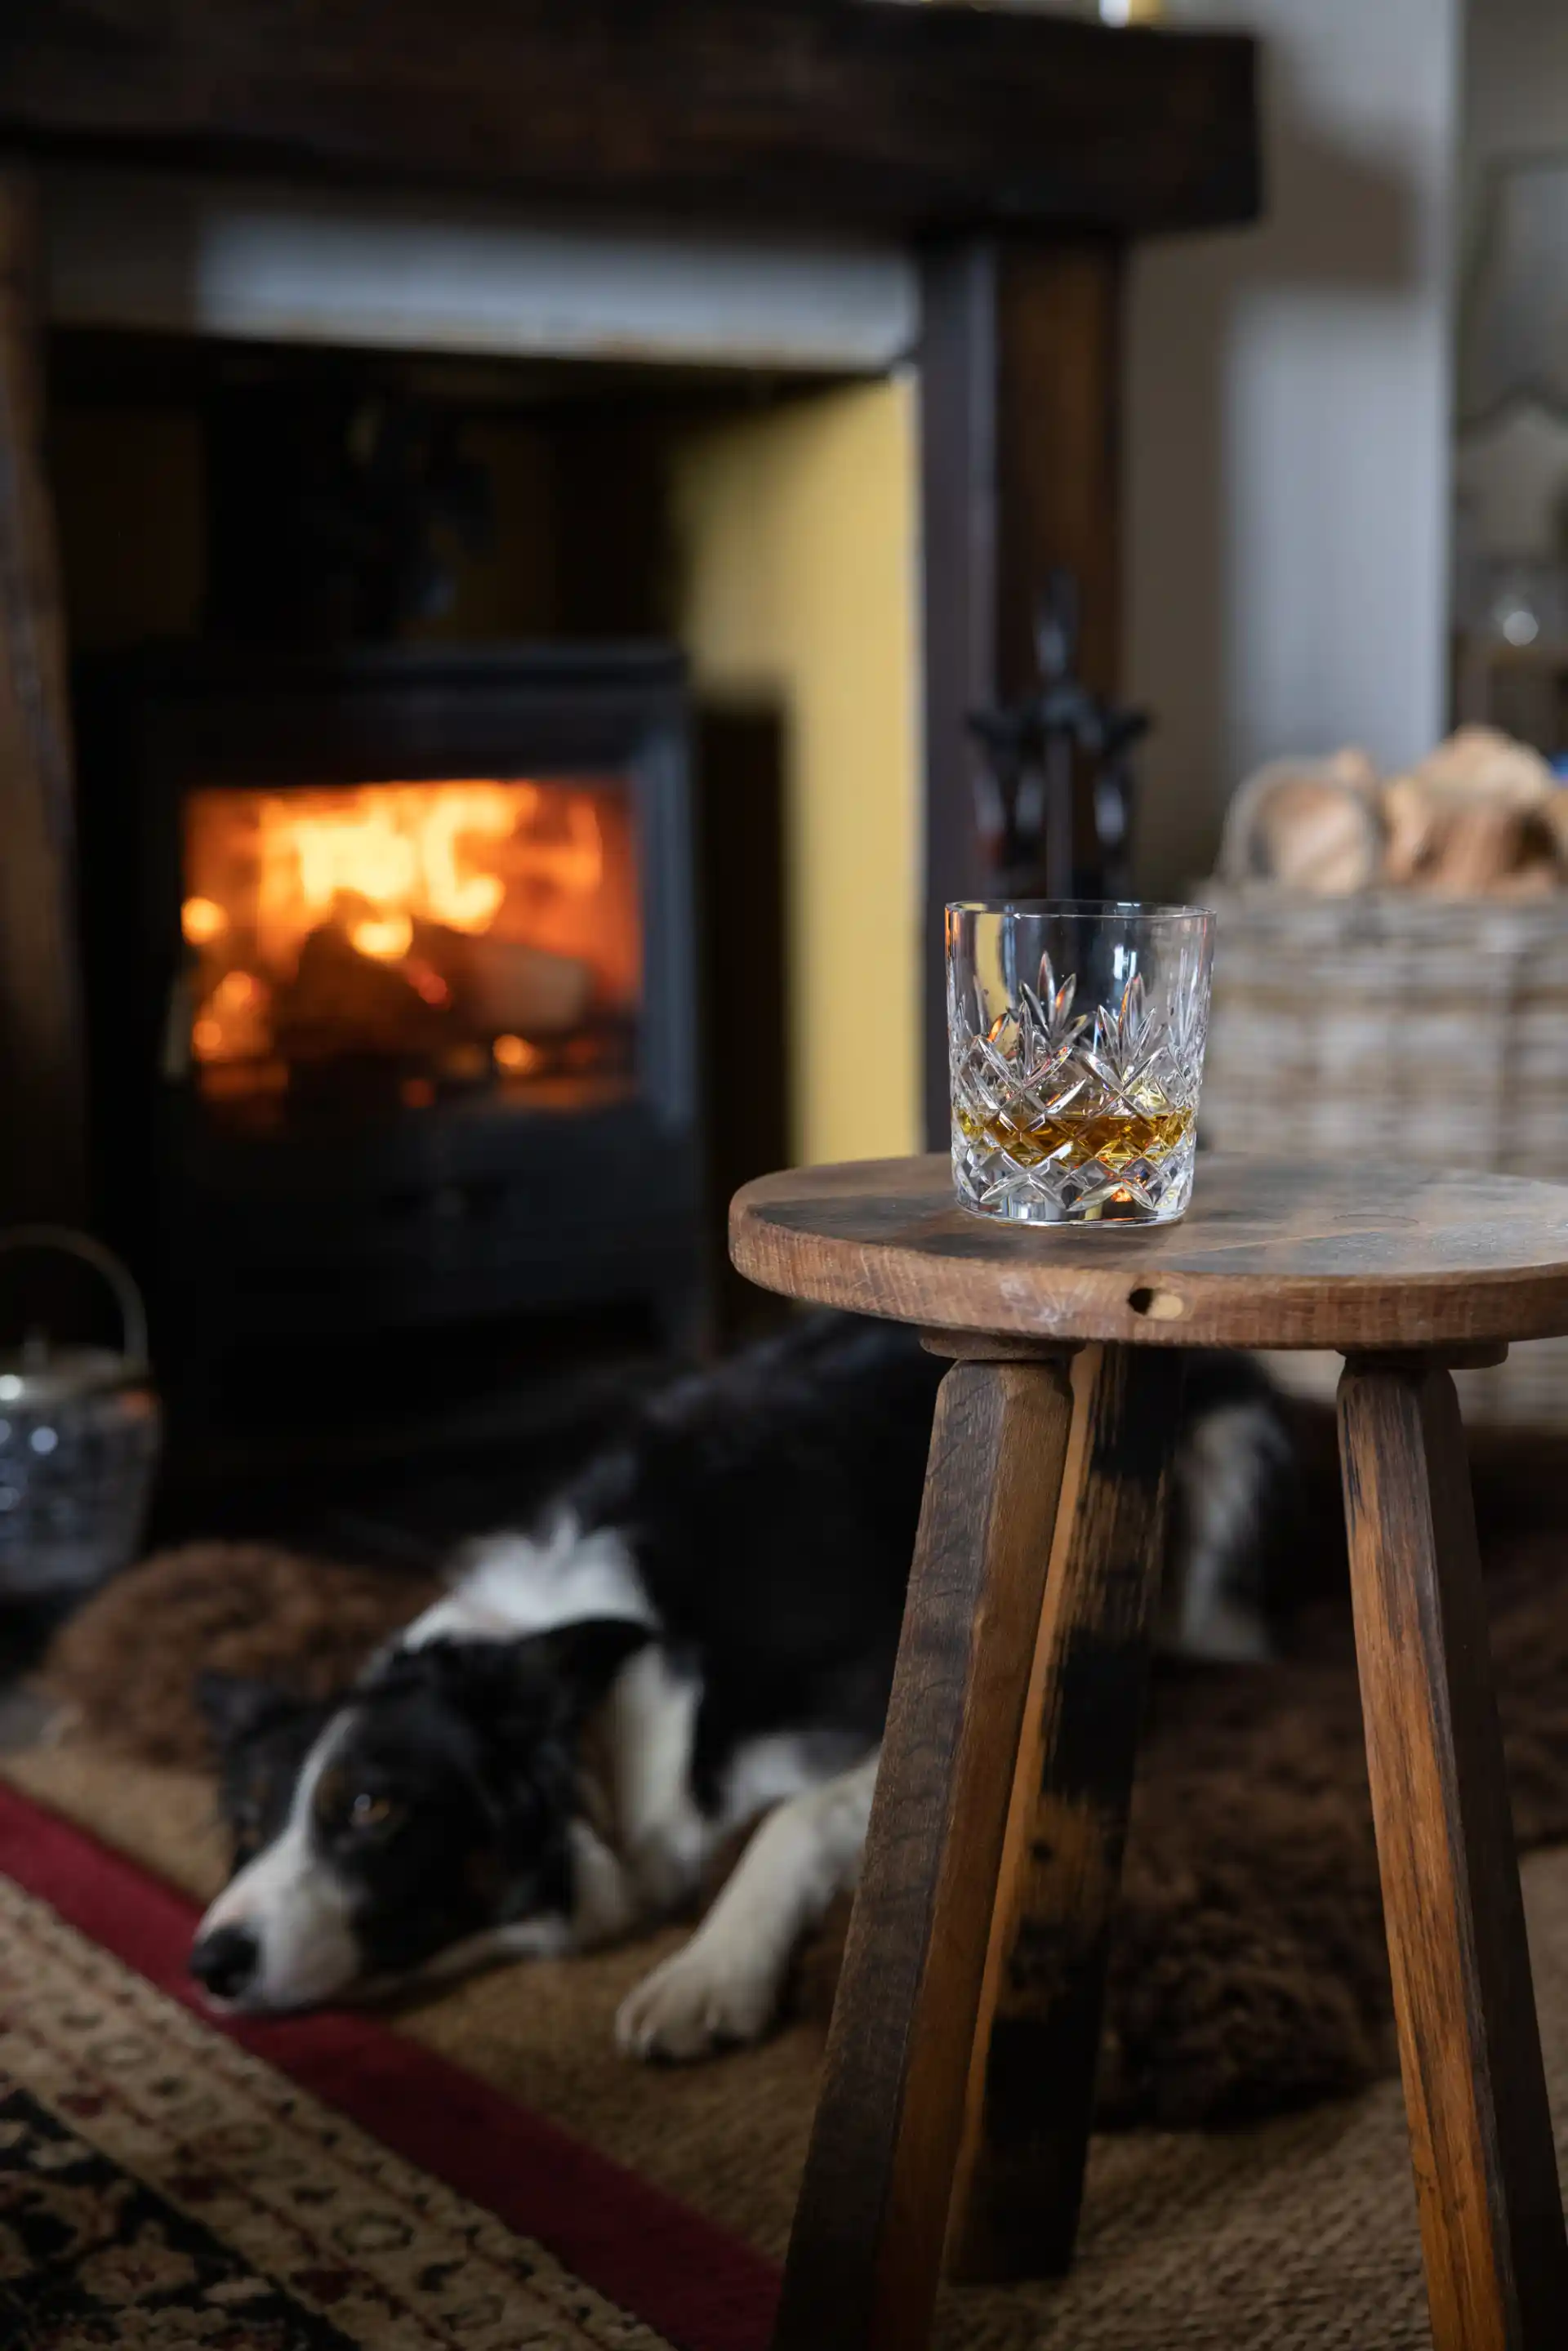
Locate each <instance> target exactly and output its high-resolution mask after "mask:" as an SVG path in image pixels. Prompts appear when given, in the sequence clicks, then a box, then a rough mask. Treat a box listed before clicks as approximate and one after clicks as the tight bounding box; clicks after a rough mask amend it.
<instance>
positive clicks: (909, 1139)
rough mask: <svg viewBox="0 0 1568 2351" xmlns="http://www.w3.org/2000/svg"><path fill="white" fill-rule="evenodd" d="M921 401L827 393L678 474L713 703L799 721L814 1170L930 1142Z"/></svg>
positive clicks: (802, 1137)
mask: <svg viewBox="0 0 1568 2351" xmlns="http://www.w3.org/2000/svg"><path fill="white" fill-rule="evenodd" d="M915 398H916V392H915V385H914V383H913V381H909V380H906V379H902V378H901V379H895V380H894V381H886V382H879V383H875V384H864V385H855V386H853V387H852V388H850V389H849V390H836V391H833V392H820V393H814V394H811V395H809V396H806V397H802V398H800V399H798V400H795V401H792V402H789V404H788V405H786V406H784V407H781V408H775V409H770V410H768V412H766V413H760V414H758V415H757V416H755V417H747V418H743V419H741V420H740V421H738V422H737V421H733V420H727V421H726V422H724V423H721V424H716V425H713V426H711V427H707V428H704V429H701V430H694V431H691V432H688V433H686V434H683V435H682V436H681V438H680V440H679V442H678V444H676V446H675V448H674V451H673V455H672V467H673V475H672V491H673V511H674V523H675V529H676V536H677V544H678V548H679V551H680V562H681V580H680V616H679V622H678V634H679V635H680V637H681V639H682V641H683V643H685V645H686V647H687V649H688V651H689V652H690V653H691V655H692V659H693V664H694V668H695V677H696V682H697V684H698V686H699V689H701V690H702V691H704V692H705V693H706V694H708V695H711V696H714V697H723V696H733V697H735V698H737V699H755V698H757V697H758V696H766V697H767V698H768V700H769V701H770V702H773V703H775V704H776V705H778V706H779V707H780V708H781V709H782V711H783V714H784V718H785V726H786V736H787V743H788V750H787V758H788V763H789V770H788V781H787V802H788V827H787V831H788V847H787V854H788V857H789V874H788V893H789V897H788V903H789V925H790V928H789V1052H790V1071H789V1078H790V1098H791V1101H792V1102H793V1104H794V1123H795V1133H794V1137H793V1145H794V1151H795V1155H796V1157H797V1158H798V1159H800V1160H823V1159H860V1158H870V1157H876V1156H879V1155H882V1154H884V1153H894V1152H905V1151H914V1150H917V1149H918V1148H919V1143H920V1129H921V1116H920V998H921V990H920V970H921V956H922V955H923V953H924V952H925V949H926V947H927V946H929V947H930V951H931V952H932V953H935V952H936V948H935V944H934V943H928V942H925V941H924V940H923V939H922V936H921V931H922V910H921V891H922V857H923V841H922V838H921V809H920V796H919V791H918V788H917V779H918V761H919V744H918V739H917V723H918V721H917V679H918V674H919V670H918V662H917V658H916V654H917V642H918V641H917V631H918V626H919V616H918V601H917V589H916V580H917V569H916V545H915V533H916V528H917V505H916V481H915V462H916V461H915ZM736 977H737V982H738V983H740V984H744V975H740V974H737V976H736Z"/></svg>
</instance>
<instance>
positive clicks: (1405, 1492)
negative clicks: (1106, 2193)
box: [1339, 1361, 1568, 2351]
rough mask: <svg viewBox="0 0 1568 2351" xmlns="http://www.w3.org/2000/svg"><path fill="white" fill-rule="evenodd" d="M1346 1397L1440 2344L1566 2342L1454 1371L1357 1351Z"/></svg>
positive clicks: (1404, 2032) (1343, 1424)
mask: <svg viewBox="0 0 1568 2351" xmlns="http://www.w3.org/2000/svg"><path fill="white" fill-rule="evenodd" d="M1339 1416H1340V1442H1341V1452H1342V1458H1343V1471H1344V1494H1345V1513H1346V1519H1347V1522H1348V1525H1349V1531H1350V1546H1351V1570H1352V1585H1353V1591H1354V1602H1355V1627H1356V1645H1357V1651H1358V1656H1359V1659H1360V1667H1361V1685H1362V1697H1363V1711H1364V1717H1365V1723H1366V1746H1367V1760H1368V1764H1369V1767H1370V1771H1371V1778H1372V1798H1373V1812H1374V1817H1375V1823H1376V1829H1377V1850H1378V1862H1379V1865H1380V1868H1381V1871H1382V1876H1383V1900H1384V1910H1385V1917H1386V1919H1387V1925H1388V1945H1389V1957H1390V1960H1391V1963H1392V1968H1393V1976H1394V2003H1395V2013H1396V2019H1397V2022H1398V2028H1399V2043H1400V2055H1401V2060H1402V2065H1403V2071H1404V2076H1405V2097H1406V2111H1407V2114H1408V2116H1409V2124H1410V2140H1411V2152H1412V2157H1413V2159H1414V2162H1415V2168H1416V2194H1417V2198H1418V2200H1419V2204H1420V2212H1421V2234H1422V2243H1423V2247H1424V2250H1425V2254H1426V2264H1427V2293H1428V2296H1429V2300H1430V2305H1431V2317H1432V2338H1433V2343H1434V2346H1435V2351H1562V2346H1563V2344H1564V2342H1568V2246H1565V2242H1564V2235H1563V2205H1562V2197H1561V2189H1560V2185H1559V2181H1558V2176H1557V2164H1556V2158H1555V2153H1554V2150H1553V2146H1552V2118H1551V2115H1550V2113H1549V2111H1548V2107H1547V2101H1546V2085H1545V2078H1544V2075H1543V2073H1542V2061H1541V2043H1540V2036H1539V2032H1538V2030H1537V2025H1536V2015H1535V2002H1534V1997H1533V1992H1532V1989H1531V1973H1530V1955H1529V1951H1528V1949H1527V1946H1526V1943H1525V1932H1524V1911H1523V1906H1522V1903H1521V1896H1520V1887H1519V1870H1518V1865H1517V1861H1516V1857H1515V1853H1514V1842H1513V1824H1512V1821H1511V1816H1510V1813H1509V1800H1508V1788H1507V1782H1506V1779H1505V1776H1504V1770H1503V1757H1502V1744H1501V1740H1500V1734H1499V1730H1498V1722H1497V1710H1496V1705H1495V1701H1494V1698H1493V1693H1492V1679H1491V1660H1490V1649H1489V1644H1488V1635H1487V1620H1486V1607H1485V1602H1484V1599H1483V1596H1482V1592H1481V1583H1480V1566H1479V1557H1478V1553H1477V1548H1476V1532H1475V1516H1474V1510H1473V1508H1472V1505H1471V1500H1470V1492H1469V1479H1468V1476H1467V1471H1466V1466H1465V1443H1464V1431H1463V1428H1462V1426H1461V1424H1460V1420H1459V1410H1458V1400H1457V1397H1456V1395H1455V1391H1454V1384H1453V1382H1452V1380H1451V1379H1450V1378H1449V1376H1448V1373H1447V1372H1446V1371H1442V1370H1438V1369H1436V1368H1433V1367H1431V1366H1427V1367H1425V1368H1421V1367H1416V1366H1413V1365H1395V1366H1392V1367H1390V1366H1387V1365H1385V1364H1374V1363H1369V1362H1366V1361H1362V1362H1360V1363H1357V1362H1354V1361H1353V1362H1352V1363H1350V1364H1347V1366H1346V1369H1345V1372H1344V1374H1343V1378H1342V1380H1341V1383H1340V1397H1339Z"/></svg>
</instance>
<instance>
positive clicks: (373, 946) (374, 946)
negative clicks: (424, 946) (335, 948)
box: [349, 914, 413, 963]
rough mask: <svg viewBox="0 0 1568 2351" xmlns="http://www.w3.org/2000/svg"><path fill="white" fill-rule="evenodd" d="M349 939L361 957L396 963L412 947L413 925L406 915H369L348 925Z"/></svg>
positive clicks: (379, 961)
mask: <svg viewBox="0 0 1568 2351" xmlns="http://www.w3.org/2000/svg"><path fill="white" fill-rule="evenodd" d="M349 939H350V945H351V946H356V947H358V949H359V951H360V953H361V955H362V956H375V958H376V960H377V962H378V963H396V962H397V960H398V958H399V956H405V955H407V953H408V951H409V949H410V947H411V946H413V923H412V922H411V921H410V919H409V917H408V915H406V914H371V915H370V916H368V917H367V918H366V920H365V921H364V922H362V923H355V924H353V925H350V931H349Z"/></svg>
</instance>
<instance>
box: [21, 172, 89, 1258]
mask: <svg viewBox="0 0 1568 2351" xmlns="http://www.w3.org/2000/svg"><path fill="white" fill-rule="evenodd" d="M43 343H44V318H43V308H42V288H41V282H40V255H39V243H38V215H37V192H36V190H35V187H34V184H33V178H32V174H31V173H30V172H27V171H26V170H25V169H23V168H20V167H18V166H15V165H13V166H11V167H9V168H7V167H6V166H5V165H4V164H3V163H0V1096H3V1098H4V1103H5V1111H4V1119H5V1134H4V1142H3V1144H0V1220H5V1219H7V1218H11V1219H16V1218H23V1219H25V1218H28V1217H44V1218H47V1219H53V1220H63V1221H66V1222H74V1221H76V1220H78V1218H79V1217H81V1215H82V1214H83V1212H84V1209H85V1206H86V1201H85V1190H86V1137H85V1127H84V1117H85V1113H84V1101H85V1075H84V1065H83V1042H82V1022H81V1003H80V995H79V984H78V972H77V954H76V946H77V943H76V902H75V890H76V870H75V804H74V800H73V796H72V777H71V741H70V716H69V707H68V697H67V688H66V648H65V620H64V614H63V611H62V609H61V603H60V584H59V570H58V563H57V550H56V545H55V514H54V501H53V498H52V496H51V494H50V489H49V482H48V475H47V471H46V468H45V463H44V394H43V373H42V369H43Z"/></svg>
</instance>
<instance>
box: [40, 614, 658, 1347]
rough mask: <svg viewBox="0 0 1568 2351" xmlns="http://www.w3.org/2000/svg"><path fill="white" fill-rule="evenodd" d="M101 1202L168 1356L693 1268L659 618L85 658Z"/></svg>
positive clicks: (597, 1294)
mask: <svg viewBox="0 0 1568 2351" xmlns="http://www.w3.org/2000/svg"><path fill="white" fill-rule="evenodd" d="M79 706H80V711H81V726H82V769H83V795H82V832H83V857H82V872H83V893H84V899H85V902H86V903H85V906H84V923H83V930H84V936H85V939H86V942H87V947H88V957H89V1019H90V1034H91V1043H92V1078H93V1082H92V1098H93V1105H94V1113H95V1116H94V1131H95V1136H96V1147H95V1164H96V1167H97V1172H98V1176H99V1197H100V1200H101V1204H102V1217H103V1221H104V1224H105V1225H106V1227H108V1228H110V1229H113V1230H115V1231H116V1232H117V1235H118V1237H119V1238H120V1240H121V1242H122V1245H123V1246H124V1247H125V1249H126V1250H127V1251H128V1253H129V1254H130V1255H131V1258H132V1259H133V1261H134V1262H135V1263H136V1264H137V1267H138V1270H140V1271H141V1273H142V1275H143V1277H144V1279H145V1280H146V1283H147V1286H148V1289H149V1291H150V1293H151V1296H152V1301H153V1306H154V1313H155V1317H156V1322H157V1326H158V1329H157V1336H158V1340H159V1343H160V1347H161V1353H162V1360H163V1361H164V1362H165V1364H172V1366H173V1367H174V1371H175V1375H176V1378H177V1379H178V1378H180V1376H181V1375H182V1374H183V1379H184V1383H185V1385H186V1386H187V1388H188V1389H189V1388H191V1387H192V1386H195V1387H197V1388H201V1387H204V1386H205V1385H206V1384H208V1383H209V1382H210V1381H211V1380H212V1377H213V1374H214V1368H215V1367H218V1366H220V1364H221V1359H222V1358H223V1356H224V1355H225V1352H228V1353H232V1352H233V1351H235V1350H242V1349H245V1348H246V1346H247V1345H255V1344H263V1343H267V1342H276V1341H285V1342H308V1343H318V1342H321V1343H325V1342H331V1341H334V1340H340V1339H343V1338H354V1337H359V1338H367V1337H368V1338H370V1339H371V1341H372V1342H373V1341H374V1340H375V1339H376V1338H377V1336H378V1334H391V1333H395V1332H404V1333H411V1332H423V1333H427V1334H428V1333H429V1332H433V1331H434V1330H435V1329H437V1328H441V1329H444V1330H445V1331H447V1332H461V1331H462V1330H463V1329H465V1328H466V1327H469V1326H480V1325H484V1324H494V1323H495V1322H497V1320H499V1319H504V1318H507V1317H516V1316H526V1315H528V1314H530V1313H537V1312H538V1311H541V1310H549V1309H560V1308H571V1309H578V1308H583V1307H590V1306H596V1305H603V1304H607V1303H612V1302H617V1301H619V1302H625V1303H629V1304H641V1305H643V1306H645V1307H647V1308H649V1309H651V1310H652V1311H653V1314H654V1315H655V1316H656V1318H657V1319H658V1322H660V1324H661V1325H662V1326H663V1331H664V1335H665V1336H666V1337H667V1336H668V1335H669V1333H670V1332H671V1331H672V1330H673V1329H677V1328H680V1327H682V1326H686V1327H689V1325H690V1322H691V1320H692V1318H693V1316H694V1313H695V1311H696V1307H697V1301H698V1298H699V1293H700V1286H701V1264H702V1256H701V1249H700V1230H699V1205H700V1204H699V1188H700V1186H699V1165H700V1153H699V1135H698V1115H697V1073H696V1067H695V1061H696V1050H695V1028H694V1003H693V995H694V989H693V907H692V852H691V822H690V813H689V794H688V774H687V767H688V754H687V743H688V734H687V714H686V704H685V685H684V676H683V670H682V665H681V663H680V660H679V657H678V656H677V655H676V654H675V653H673V652H671V651H669V650H667V649H665V648H664V647H660V646H643V645H632V646H619V647H616V646H594V647H592V648H591V649H590V648H574V647H570V646H561V645H550V646H547V647H542V648H538V649H518V648H505V649H496V650H488V649H487V650H486V651H484V652H479V653H450V652H445V651H442V652H430V653H424V652H410V651H409V650H407V649H399V650H397V651H395V652H367V653H358V652H357V653H348V654H333V655H323V656H319V657H310V656H298V657H290V656H287V655H285V656H279V655H277V654H276V653H270V652H269V653H267V654H266V655H265V656H263V655H261V654H259V653H256V654H250V655H246V654H242V653H225V652H223V651H221V650H214V649H213V648H212V647H210V646H203V647H200V648H189V649H184V650H178V651H173V650H172V651H166V652H162V651H161V652H158V653H139V654H137V655H136V656H134V657H131V658H126V659H120V660H117V661H115V662H113V663H112V664H101V665H99V666H98V667H96V668H95V669H93V670H92V671H90V672H89V674H87V675H86V676H85V678H84V680H83V684H82V691H81V695H80V697H79Z"/></svg>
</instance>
